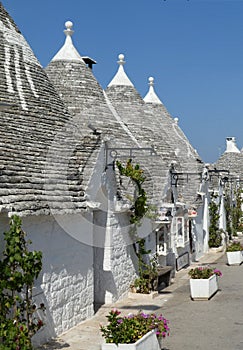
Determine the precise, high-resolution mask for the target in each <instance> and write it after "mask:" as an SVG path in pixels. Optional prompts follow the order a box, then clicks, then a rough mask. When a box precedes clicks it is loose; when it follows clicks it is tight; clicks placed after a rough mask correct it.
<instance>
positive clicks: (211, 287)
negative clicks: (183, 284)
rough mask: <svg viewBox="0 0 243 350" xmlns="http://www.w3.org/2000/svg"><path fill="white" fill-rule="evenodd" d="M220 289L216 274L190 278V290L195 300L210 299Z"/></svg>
mask: <svg viewBox="0 0 243 350" xmlns="http://www.w3.org/2000/svg"><path fill="white" fill-rule="evenodd" d="M217 290H218V279H217V276H216V274H214V275H212V276H211V277H209V278H207V279H206V278H205V279H204V278H199V279H196V278H190V292H191V298H192V299H193V300H209V299H210V298H211V297H212V296H213V295H214V294H215V293H216V292H217Z"/></svg>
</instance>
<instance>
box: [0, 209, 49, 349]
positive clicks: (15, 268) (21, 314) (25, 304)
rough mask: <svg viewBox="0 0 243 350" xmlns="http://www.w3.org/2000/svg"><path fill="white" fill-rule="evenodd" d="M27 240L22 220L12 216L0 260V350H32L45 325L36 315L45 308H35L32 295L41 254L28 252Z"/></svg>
mask: <svg viewBox="0 0 243 350" xmlns="http://www.w3.org/2000/svg"><path fill="white" fill-rule="evenodd" d="M25 236H26V235H25V232H24V231H23V230H22V228H21V220H20V218H19V217H18V216H16V215H15V216H13V217H12V218H11V220H10V229H9V231H7V232H5V233H4V240H5V250H4V251H3V252H2V256H3V259H2V260H0V340H1V342H0V350H30V349H32V345H31V338H32V336H33V335H34V334H35V333H36V332H37V331H38V330H39V329H40V328H41V327H42V326H43V325H44V324H43V321H42V320H41V319H40V318H39V317H38V316H36V312H37V310H42V311H44V309H45V306H44V304H41V305H39V306H37V305H35V303H34V302H33V295H32V289H33V285H34V280H35V279H36V278H37V277H38V275H39V273H40V271H41V268H42V253H41V252H39V251H29V250H28V245H29V244H30V243H31V242H30V241H28V242H27V241H26V240H25Z"/></svg>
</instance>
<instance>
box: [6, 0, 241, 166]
mask: <svg viewBox="0 0 243 350" xmlns="http://www.w3.org/2000/svg"><path fill="white" fill-rule="evenodd" d="M2 3H3V5H4V6H5V8H6V10H7V11H8V12H9V13H10V15H11V16H12V17H13V19H14V21H15V23H16V24H17V26H18V27H19V29H20V30H21V32H22V33H23V35H24V36H25V38H26V40H27V41H28V43H29V44H30V46H31V47H32V49H33V51H34V53H35V55H36V56H37V58H38V59H39V61H40V63H41V64H42V66H43V67H46V66H47V64H48V63H49V61H50V60H51V58H52V57H53V56H54V55H55V54H56V52H57V51H58V50H59V48H60V47H61V46H62V45H63V42H64V39H65V37H64V34H63V30H64V29H65V28H64V23H65V22H66V21H67V20H71V21H72V22H73V23H74V27H73V29H74V31H75V33H74V35H73V42H74V44H75V46H76V48H77V49H78V51H79V53H80V54H81V55H84V56H85V55H88V56H90V57H92V58H93V59H95V60H96V61H97V65H96V66H95V67H94V70H93V72H94V75H95V77H96V78H97V80H98V81H99V83H100V84H101V86H102V87H103V88H106V86H107V85H108V84H109V82H110V80H111V79H112V78H113V76H114V74H115V72H116V71H117V68H118V66H117V60H118V55H119V54H120V53H123V54H124V55H125V60H126V65H125V70H126V72H127V74H128V76H129V78H130V79H131V81H132V82H133V84H134V85H135V87H136V89H137V90H138V92H139V93H140V94H141V96H142V97H144V96H145V94H146V93H147V90H148V77H149V76H153V77H154V79H155V90H156V93H157V95H158V96H159V97H160V99H161V101H162V102H163V103H164V105H165V106H166V107H167V109H168V111H169V112H170V114H171V115H172V116H173V117H178V118H179V125H180V127H181V128H182V130H183V131H184V133H185V134H186V136H187V137H188V139H189V140H190V142H191V144H192V145H193V147H194V148H196V149H197V151H198V153H199V155H200V156H201V157H202V159H203V161H205V162H214V161H216V160H217V159H218V157H219V155H220V154H222V153H223V152H224V150H225V139H226V137H228V136H235V137H236V143H237V146H238V148H239V149H241V148H242V147H243V137H242V134H243V0H166V1H164V0H122V1H116V0H103V1H101V0H92V1H87V0H86V1H84V0H71V1H67V0H42V1H39V0H21V1H16V0H15V1H14V0H3V1H2Z"/></svg>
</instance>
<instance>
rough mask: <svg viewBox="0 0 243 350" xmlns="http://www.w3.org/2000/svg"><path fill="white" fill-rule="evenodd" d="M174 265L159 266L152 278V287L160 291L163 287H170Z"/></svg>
mask: <svg viewBox="0 0 243 350" xmlns="http://www.w3.org/2000/svg"><path fill="white" fill-rule="evenodd" d="M172 270H173V267H172V266H160V267H158V268H157V274H156V276H155V277H154V278H153V279H152V289H153V290H156V291H158V292H159V291H160V290H161V289H163V288H165V287H168V286H169V285H170V283H171V271H172Z"/></svg>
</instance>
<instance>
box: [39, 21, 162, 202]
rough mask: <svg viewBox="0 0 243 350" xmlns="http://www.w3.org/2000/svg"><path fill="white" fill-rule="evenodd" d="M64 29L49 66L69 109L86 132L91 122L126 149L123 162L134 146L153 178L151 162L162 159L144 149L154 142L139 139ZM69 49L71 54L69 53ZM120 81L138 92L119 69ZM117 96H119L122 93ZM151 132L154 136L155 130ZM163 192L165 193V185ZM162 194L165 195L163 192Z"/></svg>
mask: <svg viewBox="0 0 243 350" xmlns="http://www.w3.org/2000/svg"><path fill="white" fill-rule="evenodd" d="M67 23H68V24H69V25H70V21H69V22H66V26H67ZM69 29H71V27H69ZM64 32H65V35H66V36H67V38H66V40H65V42H64V45H63V46H62V48H61V49H60V51H59V52H58V53H57V54H56V55H55V56H54V58H53V59H52V60H51V62H50V63H49V64H48V66H47V67H46V69H45V71H46V73H47V75H48V77H49V78H50V80H51V81H52V83H53V84H54V86H55V88H56V90H57V91H58V92H59V95H60V97H61V98H62V99H63V101H64V103H65V104H66V106H67V108H68V110H69V112H70V113H71V114H72V115H74V116H76V118H77V119H79V123H80V124H82V127H83V132H84V133H85V132H90V129H89V125H90V124H91V125H92V126H93V127H94V128H95V129H96V130H97V131H98V132H100V133H101V137H102V139H109V147H110V148H116V149H117V148H126V150H120V151H119V152H118V156H117V157H118V159H119V160H122V161H126V160H127V159H128V158H129V157H130V149H131V148H132V149H133V150H132V153H133V155H134V154H136V159H135V160H134V163H135V162H136V163H140V165H141V167H144V168H146V169H147V170H146V172H147V177H148V178H151V177H150V175H151V169H152V165H151V168H150V166H148V164H150V163H151V164H152V163H153V162H155V163H156V162H158V161H157V160H156V157H154V156H153V157H151V156H150V157H149V155H151V150H144V148H150V149H151V146H152V144H151V143H150V144H149V146H148V143H147V142H145V141H144V139H143V137H139V138H138V137H137V136H138V135H137V134H136V133H134V130H133V129H132V128H130V124H128V123H126V121H124V119H123V118H122V117H121V115H120V114H119V112H118V111H117V109H116V108H115V107H114V103H113V101H111V100H110V98H109V96H107V94H106V93H105V92H104V91H103V89H102V88H101V86H100V84H99V83H98V82H97V80H96V78H95V77H94V75H93V73H92V70H91V69H90V68H89V67H87V66H86V64H85V62H84V61H83V60H82V56H81V55H79V58H78V56H77V55H76V56H75V57H74V56H73V54H72V53H73V52H74V49H72V48H71V47H72V46H73V43H72V41H71V35H72V33H73V31H72V32H71V31H70V30H68V29H67V30H65V31H64ZM69 51H70V55H69V54H68V52H69ZM75 52H76V49H75ZM64 53H65V54H64ZM120 80H121V81H122V82H123V83H124V84H125V85H126V87H127V88H128V89H130V88H132V89H133V91H135V90H134V88H133V87H132V83H131V82H130V80H129V79H128V78H126V77H124V76H123V74H122V71H121V72H119V74H118V77H116V78H115V81H114V82H115V83H116V82H117V81H120ZM122 97H123V94H122V95H121V98H122ZM117 98H118V99H119V96H117ZM134 99H135V100H136V99H138V100H139V101H141V97H140V96H139V94H138V93H136V94H135V96H134ZM150 133H151V137H152V134H153V133H152V131H151V130H150ZM141 148H142V150H141ZM146 154H148V156H146ZM154 168H155V167H154ZM157 172H158V171H157V170H156V173H157ZM146 186H148V189H147V190H148V192H149V193H150V194H152V192H153V189H154V186H153V183H152V181H150V180H149V181H147V182H146V184H145V187H146ZM118 187H119V183H118ZM120 190H121V192H122V189H121V188H120ZM159 191H160V192H161V186H160V190H159ZM159 196H160V197H161V193H160V195H159ZM150 197H153V196H152V195H151V196H150Z"/></svg>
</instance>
